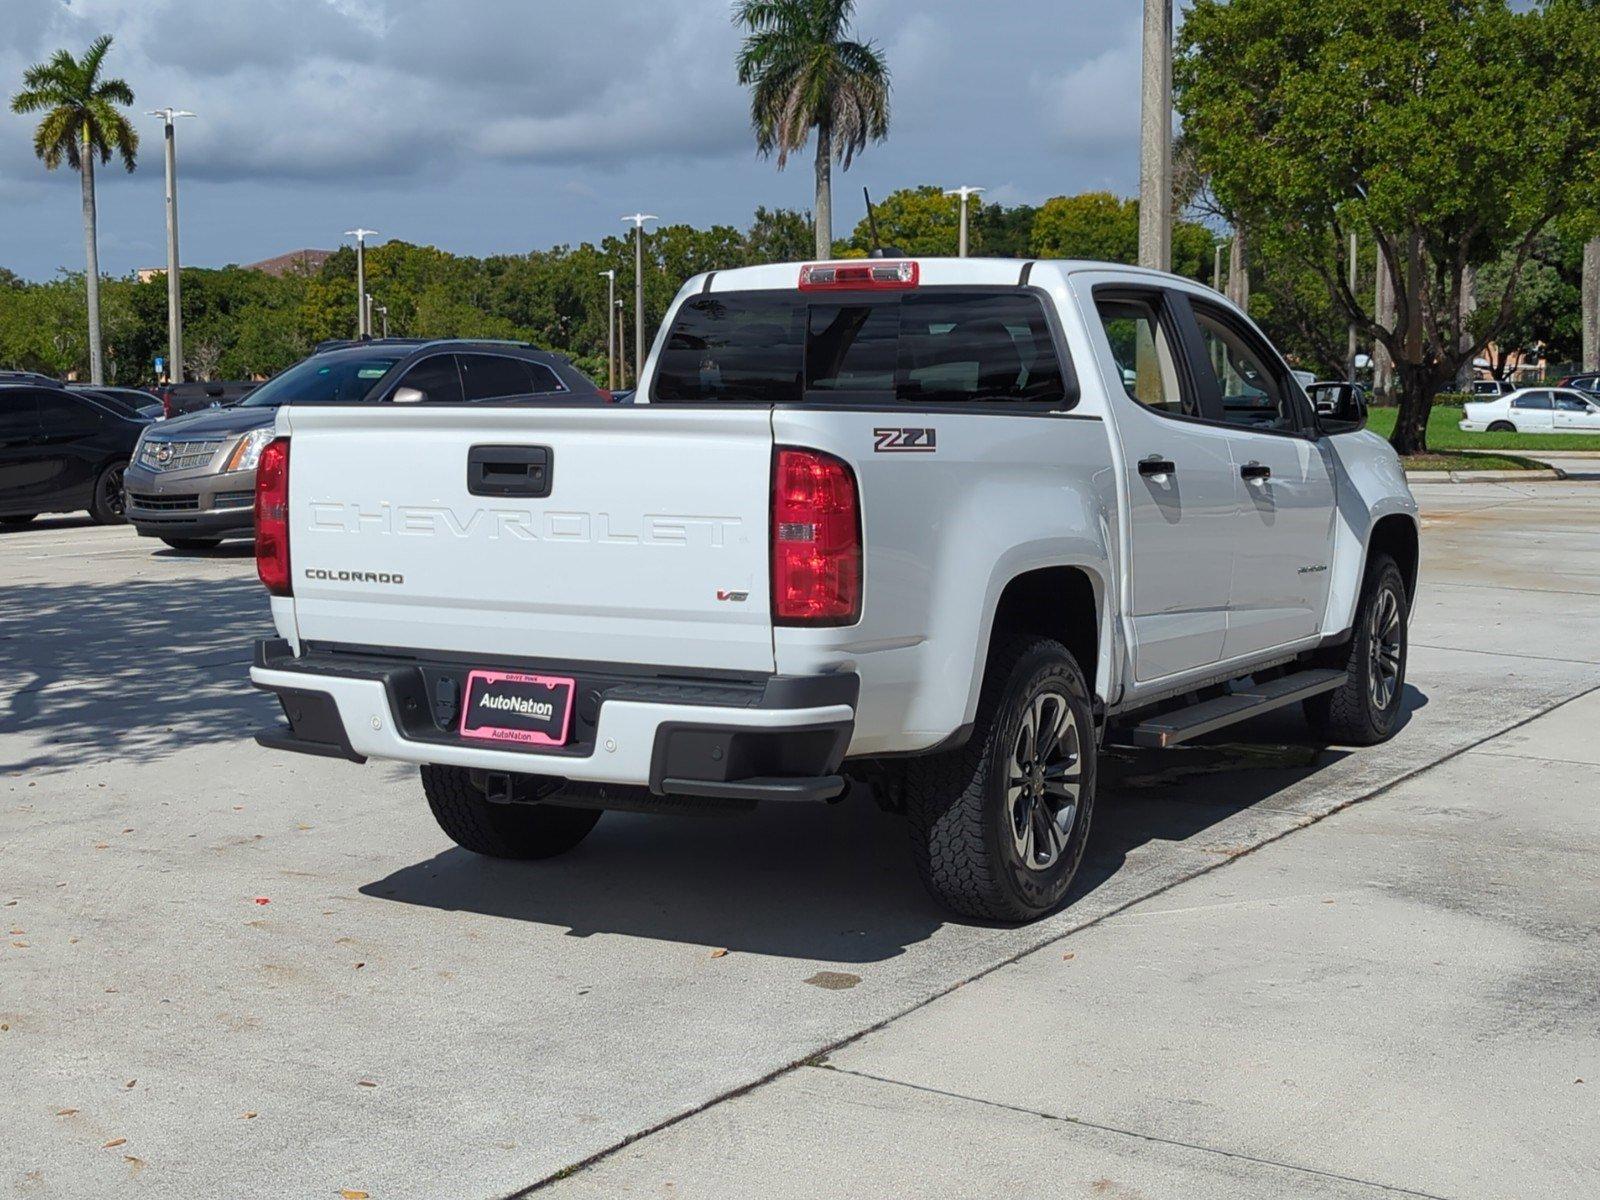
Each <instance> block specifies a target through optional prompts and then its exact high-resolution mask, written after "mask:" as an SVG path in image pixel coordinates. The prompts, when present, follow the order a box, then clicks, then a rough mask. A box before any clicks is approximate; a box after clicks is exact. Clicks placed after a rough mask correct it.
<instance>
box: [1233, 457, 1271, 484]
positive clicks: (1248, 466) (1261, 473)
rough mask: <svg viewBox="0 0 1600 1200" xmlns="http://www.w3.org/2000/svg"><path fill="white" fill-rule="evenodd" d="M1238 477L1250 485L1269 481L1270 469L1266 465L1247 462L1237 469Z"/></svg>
mask: <svg viewBox="0 0 1600 1200" xmlns="http://www.w3.org/2000/svg"><path fill="white" fill-rule="evenodd" d="M1239 476H1240V478H1242V479H1248V480H1249V481H1250V482H1251V483H1255V482H1258V481H1259V480H1263V479H1271V478H1272V468H1271V467H1269V466H1267V464H1266V463H1258V462H1253V461H1252V462H1247V463H1245V464H1244V466H1242V467H1240V468H1239Z"/></svg>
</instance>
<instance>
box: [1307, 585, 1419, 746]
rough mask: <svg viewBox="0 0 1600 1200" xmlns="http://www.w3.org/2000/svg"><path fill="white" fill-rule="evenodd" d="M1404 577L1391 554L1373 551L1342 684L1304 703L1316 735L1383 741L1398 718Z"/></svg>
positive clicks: (1347, 741)
mask: <svg viewBox="0 0 1600 1200" xmlns="http://www.w3.org/2000/svg"><path fill="white" fill-rule="evenodd" d="M1408 615H1409V601H1408V599H1407V596H1406V581H1405V578H1404V577H1403V576H1402V575H1401V574H1400V568H1399V567H1398V566H1396V565H1395V561H1394V559H1392V558H1390V557H1389V556H1388V555H1386V554H1377V555H1374V556H1373V558H1372V561H1371V562H1370V563H1368V564H1367V574H1366V578H1365V580H1364V581H1363V582H1362V586H1361V607H1360V608H1359V609H1358V610H1357V611H1356V621H1355V628H1354V629H1353V630H1352V631H1351V636H1350V643H1349V645H1348V646H1347V647H1345V649H1344V661H1343V662H1341V663H1339V664H1337V665H1339V666H1341V667H1343V668H1344V669H1345V671H1346V679H1345V682H1344V686H1343V687H1341V688H1339V689H1338V690H1337V691H1333V692H1325V693H1323V694H1322V695H1320V696H1314V697H1313V698H1312V699H1310V700H1307V701H1306V703H1305V712H1306V719H1307V720H1308V721H1309V722H1310V723H1311V728H1312V729H1314V730H1315V731H1316V732H1317V734H1318V735H1319V736H1321V737H1323V738H1325V739H1326V740H1328V741H1330V742H1337V743H1340V744H1342V745H1346V746H1373V745H1376V744H1377V743H1379V742H1385V741H1388V740H1389V738H1390V737H1391V736H1392V735H1393V733H1394V728H1395V724H1396V723H1397V722H1398V721H1399V719H1400V698H1401V694H1402V693H1403V692H1404V691H1405V684H1406V626H1407V623H1408V622H1407V617H1408Z"/></svg>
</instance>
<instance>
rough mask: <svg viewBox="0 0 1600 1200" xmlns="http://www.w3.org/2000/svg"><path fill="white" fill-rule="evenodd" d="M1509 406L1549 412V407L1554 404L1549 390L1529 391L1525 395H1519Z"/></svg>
mask: <svg viewBox="0 0 1600 1200" xmlns="http://www.w3.org/2000/svg"><path fill="white" fill-rule="evenodd" d="M1511 407H1512V408H1531V409H1535V410H1537V411H1539V412H1549V411H1550V409H1551V408H1553V407H1554V404H1553V402H1552V400H1551V397H1550V393H1549V392H1529V393H1528V394H1527V395H1526V396H1522V397H1519V398H1518V399H1517V400H1515V401H1514V402H1513V403H1512V405H1511Z"/></svg>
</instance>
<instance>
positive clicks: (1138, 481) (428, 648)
mask: <svg viewBox="0 0 1600 1200" xmlns="http://www.w3.org/2000/svg"><path fill="white" fill-rule="evenodd" d="M448 353H449V352H448V349H444V350H441V352H440V355H439V358H440V360H441V361H439V362H433V361H431V360H430V362H428V363H425V364H421V366H420V367H419V370H420V369H421V367H426V368H427V369H428V370H429V371H430V372H432V373H433V374H434V375H437V374H438V373H439V372H440V371H448V370H449V369H450V364H449V362H448ZM420 390H422V391H424V392H425V391H426V389H425V388H422V389H420ZM422 399H423V401H424V402H422V403H416V404H410V405H394V404H381V405H377V404H375V405H367V406H362V405H359V404H354V405H348V404H347V405H326V406H305V407H301V406H294V405H290V406H286V407H284V408H282V409H280V410H279V413H278V417H277V440H275V441H274V442H272V443H271V444H270V445H269V446H268V447H267V449H266V450H265V452H264V453H263V454H262V456H261V464H260V468H259V472H258V490H257V500H256V504H257V509H256V528H257V544H256V548H257V559H258V568H259V571H260V574H261V577H262V580H263V582H264V583H265V584H266V585H267V587H268V588H269V590H270V591H271V592H272V611H273V617H274V620H275V623H276V625H277V632H278V635H279V636H278V637H277V638H274V639H270V640H267V641H263V642H261V643H260V644H259V645H258V647H257V652H256V659H255V666H254V669H253V670H252V671H251V678H252V679H253V680H254V682H255V683H256V685H257V686H258V687H261V688H264V689H266V690H268V691H271V692H274V693H276V694H277V695H278V697H279V698H280V700H281V701H282V705H283V708H284V712H285V715H286V716H287V718H288V725H287V727H280V728H279V729H276V730H274V731H272V732H269V733H263V734H262V735H260V738H259V740H260V741H261V742H262V743H263V744H264V745H268V746H275V747H281V748H283V749H286V750H296V751H301V752H309V753H313V754H325V755H332V756H338V757H343V758H346V759H350V760H352V761H355V762H362V761H364V760H366V759H368V758H379V759H394V760H399V761H403V762H411V763H416V764H418V765H419V766H420V767H421V775H422V785H423V790H424V792H425V793H426V795H427V798H428V802H429V804H430V806H431V807H432V810H433V813H434V815H435V817H436V818H437V819H438V821H439V824H440V825H441V826H442V827H443V828H444V831H445V832H446V833H448V834H449V835H450V837H452V838H453V839H454V840H455V841H456V842H457V843H459V844H460V845H462V846H464V847H466V848H467V849H469V850H473V851H477V852H479V853H482V854H489V855H496V856H505V857H513V858H542V857H546V856H549V855H554V854H559V853H561V852H562V851H565V850H567V849H570V848H571V847H572V846H574V845H576V844H577V843H578V842H579V841H580V840H581V839H582V838H583V837H584V836H585V835H586V834H587V833H588V831H589V830H590V829H591V828H592V827H593V826H594V824H595V822H596V821H597V820H598V819H599V815H600V813H601V811H603V810H605V809H633V810H645V811H652V812H657V811H673V810H687V809H696V810H699V809H729V810H740V809H745V808H749V807H750V806H752V805H754V804H756V803H757V802H759V801H762V800H773V801H831V800H835V799H838V798H840V797H842V796H844V795H845V794H846V793H847V792H870V793H872V794H873V795H875V797H876V798H877V800H878V801H879V802H880V803H881V804H883V805H885V806H887V807H889V808H891V809H893V810H895V811H900V812H903V813H904V814H905V815H906V817H907V819H908V821H909V823H910V826H911V829H912V833H913V837H912V844H913V848H914V852H915V858H916V861H917V865H918V867H919V868H920V870H921V873H922V876H923V878H924V879H925V881H926V882H927V884H928V886H929V888H930V889H931V890H932V892H933V893H934V894H935V895H936V896H937V897H938V898H939V899H941V900H942V901H944V902H945V903H946V904H947V905H949V906H950V907H952V908H954V909H956V910H958V911H959V912H962V913H965V914H970V915H973V916H978V917H984V918H991V919H1001V920H1027V919H1030V918H1032V917H1035V916H1038V915H1039V914H1041V913H1044V912H1046V911H1048V910H1050V909H1051V908H1052V907H1053V906H1055V905H1058V904H1059V903H1061V901H1062V900H1063V897H1064V896H1065V894H1066V892H1067V888H1068V885H1069V884H1070V882H1071V880H1072V876H1073V873H1074V872H1075V870H1076V869H1077V866H1078V863H1079V861H1080V859H1081V857H1082V854H1083V850H1084V843H1085V840H1086V838H1087V836H1088V832H1089V823H1090V816H1091V812H1092V810H1093V807H1094V797H1095V765H1096V757H1097V754H1098V751H1099V749H1100V747H1102V746H1104V745H1108V744H1116V745H1133V746H1149V747H1163V746H1170V745H1174V744H1176V743H1179V742H1182V741H1184V740H1186V739H1188V738H1192V737H1196V736H1199V735H1201V734H1205V733H1209V732H1211V731H1213V730H1216V729H1219V728H1222V727H1224V726H1226V725H1229V724H1232V723H1234V722H1238V721H1241V720H1244V719H1246V718H1248V717H1251V716H1255V715H1257V714H1260V713H1263V712H1266V711H1268V710H1270V709H1273V708H1276V707H1281V706H1284V705H1288V704H1303V705H1304V708H1305V712H1306V714H1307V716H1308V718H1309V719H1310V721H1311V723H1312V725H1313V726H1314V728H1315V729H1316V730H1317V731H1318V732H1319V733H1320V734H1321V735H1322V736H1324V737H1326V738H1329V739H1332V740H1336V741H1339V742H1342V743H1348V744H1364V743H1372V742H1377V741H1381V740H1383V739H1384V738H1386V737H1388V736H1389V735H1390V733H1391V732H1392V731H1393V730H1394V729H1395V727H1396V723H1397V718H1398V716H1399V714H1400V711H1401V707H1402V690H1403V687H1404V680H1405V658H1406V630H1407V623H1408V619H1409V613H1410V609H1411V603H1412V598H1413V596H1414V593H1415V588H1416V579H1417V515H1416V514H1417V509H1416V504H1415V502H1414V500H1413V499H1412V497H1411V494H1410V492H1409V490H1408V489H1407V487H1406V482H1405V476H1404V473H1403V472H1402V470H1401V467H1400V463H1399V461H1398V460H1397V459H1396V457H1395V455H1394V454H1393V453H1392V451H1391V450H1390V449H1389V447H1388V445H1387V444H1386V443H1385V442H1384V441H1383V440H1382V439H1380V438H1378V437H1377V436H1375V435H1373V434H1371V433H1368V432H1364V431H1363V428H1362V426H1363V423H1364V419H1365V413H1364V412H1363V411H1361V410H1360V409H1359V408H1357V409H1356V410H1355V411H1346V412H1338V413H1333V414H1325V415H1322V416H1319V415H1318V414H1317V413H1316V412H1315V411H1314V410H1313V408H1312V406H1311V405H1310V404H1309V402H1308V401H1307V400H1306V397H1305V395H1304V393H1303V391H1302V390H1301V388H1300V387H1299V385H1298V384H1297V383H1296V381H1295V379H1294V377H1293V375H1292V374H1291V373H1290V370H1289V368H1288V366H1287V365H1286V364H1285V363H1284V361H1283V360H1282V358H1280V357H1279V355H1278V354H1277V353H1276V352H1275V351H1274V350H1273V348H1272V347H1271V346H1270V345H1269V344H1268V343H1267V341H1266V339H1265V338H1264V337H1263V336H1262V335H1261V333H1260V332H1259V331H1258V330H1257V329H1256V327H1255V326H1254V325H1252V324H1251V322H1250V321H1249V320H1248V319H1247V318H1246V317H1245V316H1243V315H1242V314H1241V313H1240V312H1238V311H1237V310H1236V309H1234V308H1233V307H1231V306H1230V305H1229V304H1228V303H1227V302H1226V301H1224V300H1223V299H1222V298H1220V297H1219V296H1217V295H1216V294H1215V293H1214V292H1212V291H1210V290H1208V289H1206V288H1204V287H1202V286H1200V285H1198V284H1196V283H1193V282H1191V281H1189V280H1186V279H1180V278H1176V277H1174V276H1170V275H1164V274H1158V273H1154V272H1149V271H1142V270H1136V269H1131V268H1127V267H1117V266H1109V265H1106V264H1103V263H1088V262H1050V261H1038V262H1028V263H1023V262H1015V261H1001V260H985V259H922V260H920V261H910V260H905V261H900V260H887V259H868V260H862V261H855V262H849V263H818V264H804V265H802V264H793V265H780V266H764V267H751V268H746V269H741V270H732V271H719V272H714V273H711V274H707V275H702V276H698V277H696V278H694V279H691V280H690V281H689V282H688V284H687V285H685V287H684V288H683V290H682V292H681V293H680V294H679V296H678V297H677V299H676V300H675V301H674V303H673V305H672V308H671V310H670V311H669V312H668V314H667V317H666V319H665V321H664V323H663V326H662V330H661V333H660V335H659V336H658V338H657V339H656V343H655V345H654V347H653V348H652V350H651V353H650V357H649V361H648V363H647V365H646V367H645V371H644V374H643V379H642V382H641V386H640V388H639V391H638V396H637V401H636V403H634V404H632V405H626V406H607V407H601V406H594V405H578V404H566V405H563V404H560V403H549V402H524V403H507V404H497V405H475V406H463V405H460V404H438V405H433V404H429V403H427V402H426V396H423V397H422Z"/></svg>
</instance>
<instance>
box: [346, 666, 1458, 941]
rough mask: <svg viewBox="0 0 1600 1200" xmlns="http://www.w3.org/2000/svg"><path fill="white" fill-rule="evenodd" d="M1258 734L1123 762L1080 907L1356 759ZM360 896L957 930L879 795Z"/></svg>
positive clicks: (609, 832) (487, 910)
mask: <svg viewBox="0 0 1600 1200" xmlns="http://www.w3.org/2000/svg"><path fill="white" fill-rule="evenodd" d="M1407 703H1408V710H1409V709H1415V708H1417V707H1420V706H1421V705H1422V704H1424V703H1426V700H1425V699H1424V698H1423V697H1422V696H1421V694H1420V693H1417V692H1415V691H1414V690H1412V689H1408V693H1407ZM1245 728H1247V729H1248V730H1249V733H1250V736H1251V737H1252V738H1253V739H1256V740H1252V741H1251V742H1249V743H1243V742H1239V741H1237V740H1235V741H1234V742H1229V743H1225V744H1224V743H1213V744H1205V745H1199V746H1196V747H1192V748H1184V749H1180V750H1170V751H1164V752H1143V751H1137V752H1122V751H1118V752H1114V753H1111V754H1108V755H1107V756H1106V758H1105V759H1103V760H1102V764H1103V766H1102V769H1103V775H1102V783H1101V789H1100V798H1099V802H1098V804H1097V805H1096V811H1095V815H1094V829H1093V832H1092V834H1091V835H1090V841H1089V848H1088V852H1087V854H1086V855H1085V859H1084V863H1083V865H1082V867H1081V868H1080V870H1079V874H1078V878H1077V880H1076V881H1075V883H1074V885H1073V891H1072V895H1071V898H1070V900H1069V903H1077V902H1079V901H1082V900H1085V899H1087V898H1090V897H1092V896H1093V894H1094V893H1095V892H1096V891H1098V890H1099V889H1100V888H1101V887H1103V886H1105V884H1106V883H1107V881H1108V880H1110V879H1112V878H1113V877H1115V876H1116V875H1118V874H1119V873H1120V872H1121V871H1123V870H1124V869H1125V868H1126V867H1127V866H1128V865H1129V862H1130V860H1143V859H1146V858H1150V857H1153V856H1157V855H1170V854H1172V853H1174V852H1180V853H1181V852H1184V851H1188V852H1190V853H1195V854H1198V853H1200V852H1201V851H1204V852H1205V853H1206V855H1207V858H1208V859H1209V860H1210V861H1214V855H1215V854H1216V853H1217V852H1218V848H1217V847H1216V846H1214V845H1211V844H1210V843H1208V842H1207V839H1206V835H1207V833H1208V831H1210V830H1211V829H1212V828H1213V827H1215V826H1216V825H1217V824H1218V823H1219V822H1221V821H1224V820H1226V819H1227V818H1229V817H1231V816H1233V815H1235V814H1237V813H1240V812H1242V811H1244V810H1246V809H1250V808H1252V807H1254V806H1257V805H1260V804H1263V803H1264V802H1267V801H1270V800H1271V799H1272V798H1273V797H1274V796H1277V795H1279V794H1280V793H1282V792H1283V791H1285V790H1286V789H1288V788H1290V787H1293V786H1294V785H1296V784H1298V783H1301V782H1303V781H1305V780H1307V779H1310V778H1312V777H1314V776H1316V775H1317V774H1318V773H1320V772H1322V771H1323V770H1325V769H1326V768H1327V767H1329V766H1331V765H1332V764H1334V763H1336V762H1338V761H1340V760H1341V759H1343V758H1345V757H1346V756H1347V753H1348V752H1346V751H1342V750H1338V749H1327V748H1323V747H1320V746H1317V745H1314V744H1312V743H1311V742H1310V740H1309V732H1308V731H1307V730H1306V728H1305V726H1304V724H1303V723H1301V722H1298V720H1297V719H1296V718H1293V717H1287V716H1285V717H1280V718H1278V719H1276V720H1274V719H1273V718H1262V719H1261V720H1260V721H1258V722H1254V723H1252V724H1251V726H1248V727H1245ZM1233 736H1234V737H1235V739H1237V738H1238V737H1239V732H1238V731H1234V735H1233ZM1280 823H1286V821H1285V822H1280ZM1229 849H1233V848H1232V847H1230V848H1229ZM360 891H361V892H362V894H363V895H366V896H370V897H373V898H376V899H383V900H392V901H394V902H396V903H400V904H414V905H420V906H423V907H427V908H434V909H442V910H445V911H451V912H470V913H477V914H481V915H485V916H493V917H500V918H504V919H506V920H512V921H529V922H535V923H538V924H541V925H548V926H555V927H558V928H561V927H564V928H565V929H567V930H568V932H569V935H570V936H572V937H591V936H596V935H606V934H617V935H623V936H628V937H643V938H650V939H653V940H663V941H672V942H680V943H684V944H689V945H701V946H709V947H719V948H725V949H727V950H730V951H735V952H743V953H753V954H764V955H771V956H776V957H783V958H799V959H812V960H821V961H825V962H838V963H852V964H854V963H859V964H869V963H874V962H882V961H886V960H888V959H892V958H895V957H897V956H898V955H900V954H903V953H904V952H905V951H906V949H907V948H908V947H910V946H912V945H914V944H916V943H918V942H921V941H925V940H927V939H928V938H930V937H932V936H933V935H934V934H935V933H937V932H938V931H939V930H941V929H942V928H944V927H945V926H947V925H949V924H952V923H953V919H952V918H951V917H950V915H949V914H948V913H946V912H945V911H944V910H943V909H942V908H940V907H938V906H937V905H936V904H935V903H934V902H933V901H932V900H931V899H930V898H929V897H928V895H927V893H925V892H924V891H923V889H922V886H921V883H920V882H919V880H918V879H917V874H916V871H915V870H914V869H913V867H912V864H911V859H910V854H909V851H908V848H907V845H906V829H905V823H904V821H903V820H902V819H901V818H899V817H897V816H892V815H890V814H887V813H883V812H880V811H879V810H878V809H877V807H876V806H875V805H874V804H872V803H871V802H870V801H869V800H867V799H866V798H865V797H851V798H850V799H848V800H846V801H845V802H844V803H842V804H839V805H833V806H822V805H793V806H783V805H776V804H774V805H767V806H765V807H763V808H762V809H760V810H758V811H756V812H754V813H751V814H748V815H741V816H735V817H686V816H660V817H656V816H640V815H635V814H626V813H608V814H606V815H605V816H604V817H603V818H602V819H601V821H600V824H599V825H598V826H596V828H595V831H594V833H592V834H591V835H590V836H589V838H588V839H587V840H586V841H585V842H584V843H583V845H581V846H580V847H579V848H578V849H577V850H575V851H573V852H572V853H570V854H568V855H565V856H563V857H561V858H557V859H552V860H550V861H548V862H542V863H513V862H502V861H496V860H492V859H485V858H480V857H478V856H477V855H474V854H469V853H467V852H466V851H463V850H457V849H451V850H446V851H443V852H441V853H439V854H436V855H434V856H433V857H432V858H429V859H426V860H424V861H422V862H418V863H414V864H413V865H411V866H407V867H402V868H401V869H399V870H397V871H395V872H393V873H392V874H389V875H387V876H385V877H383V878H381V879H378V880H375V881H373V882H372V883H369V884H366V885H364V886H363V887H362V888H361V889H360ZM954 923H957V924H974V923H971V922H954Z"/></svg>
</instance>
